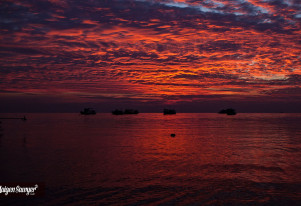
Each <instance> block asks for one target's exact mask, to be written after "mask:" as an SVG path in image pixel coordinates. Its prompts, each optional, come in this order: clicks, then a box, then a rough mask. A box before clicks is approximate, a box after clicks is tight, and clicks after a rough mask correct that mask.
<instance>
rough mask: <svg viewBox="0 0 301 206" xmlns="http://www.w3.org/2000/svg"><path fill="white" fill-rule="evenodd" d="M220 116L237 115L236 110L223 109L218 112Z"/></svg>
mask: <svg viewBox="0 0 301 206" xmlns="http://www.w3.org/2000/svg"><path fill="white" fill-rule="evenodd" d="M218 113H219V114H227V115H236V111H235V109H232V108H229V109H222V110H220V111H219V112H218Z"/></svg>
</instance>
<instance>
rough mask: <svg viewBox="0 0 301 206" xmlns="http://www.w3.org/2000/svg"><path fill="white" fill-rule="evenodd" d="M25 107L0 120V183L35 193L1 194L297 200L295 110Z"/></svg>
mask: <svg viewBox="0 0 301 206" xmlns="http://www.w3.org/2000/svg"><path fill="white" fill-rule="evenodd" d="M7 115H10V116H18V115H17V114H7ZM7 115H6V116H7ZM1 116H4V114H1ZM26 116H27V118H28V120H27V121H26V122H25V121H21V120H2V123H1V124H0V165H1V166H0V167H1V169H0V183H3V182H17V183H18V182H23V183H26V182H30V183H32V182H39V183H43V184H44V185H45V194H44V195H43V196H42V197H31V198H28V197H15V198H3V196H1V197H0V201H4V202H5V203H7V204H12V205H23V204H28V205H36V204H38V205H61V204H72V205H300V204H301V127H300V125H301V124H300V123H301V114H238V115H235V116H227V115H219V114H177V115H170V116H169V115H162V114H139V115H128V116H126V115H124V116H113V115H111V114H97V115H95V116H80V115H78V114H28V115H26ZM171 133H175V134H176V136H175V137H171V136H170V134H171Z"/></svg>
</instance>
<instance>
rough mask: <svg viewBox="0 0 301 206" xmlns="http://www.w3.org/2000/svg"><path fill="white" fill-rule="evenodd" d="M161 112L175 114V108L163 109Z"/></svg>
mask: <svg viewBox="0 0 301 206" xmlns="http://www.w3.org/2000/svg"><path fill="white" fill-rule="evenodd" d="M163 114H164V115H165V114H176V110H174V109H164V110H163Z"/></svg>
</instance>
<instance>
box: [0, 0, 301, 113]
mask: <svg viewBox="0 0 301 206" xmlns="http://www.w3.org/2000/svg"><path fill="white" fill-rule="evenodd" d="M0 31H1V32H0V57H1V58H0V112H14V111H16V112H63V111H66V112H72V111H73V112H79V110H80V109H82V108H83V107H85V106H87V107H95V108H96V109H97V111H99V112H110V111H111V110H112V109H115V108H138V109H139V110H140V111H141V112H161V111H162V108H164V107H170V108H176V109H177V110H178V111H179V112H217V111H218V110H220V109H222V108H224V107H235V108H236V109H238V111H242V112H277V111H280V112H301V87H300V83H301V3H300V0H2V1H1V2H0Z"/></svg>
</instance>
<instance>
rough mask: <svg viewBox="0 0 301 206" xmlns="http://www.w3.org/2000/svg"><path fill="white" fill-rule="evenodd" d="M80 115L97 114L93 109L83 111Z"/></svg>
mask: <svg viewBox="0 0 301 206" xmlns="http://www.w3.org/2000/svg"><path fill="white" fill-rule="evenodd" d="M80 114H82V115H90V114H96V111H95V110H94V109H92V108H84V110H83V111H80Z"/></svg>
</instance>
